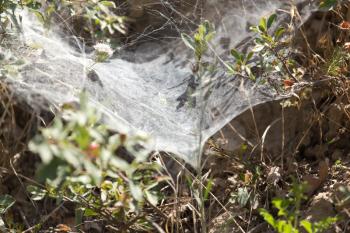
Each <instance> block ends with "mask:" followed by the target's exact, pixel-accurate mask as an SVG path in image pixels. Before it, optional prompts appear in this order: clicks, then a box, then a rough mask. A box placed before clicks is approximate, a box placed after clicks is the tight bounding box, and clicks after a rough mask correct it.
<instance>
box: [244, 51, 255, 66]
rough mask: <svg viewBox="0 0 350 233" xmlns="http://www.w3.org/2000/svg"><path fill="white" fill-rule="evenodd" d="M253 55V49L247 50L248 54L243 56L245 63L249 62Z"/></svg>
mask: <svg viewBox="0 0 350 233" xmlns="http://www.w3.org/2000/svg"><path fill="white" fill-rule="evenodd" d="M253 55H254V52H253V51H251V52H249V53H248V55H247V56H246V58H245V63H247V62H249V61H250V59H252V57H253Z"/></svg>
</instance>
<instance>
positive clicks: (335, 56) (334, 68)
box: [323, 47, 350, 77]
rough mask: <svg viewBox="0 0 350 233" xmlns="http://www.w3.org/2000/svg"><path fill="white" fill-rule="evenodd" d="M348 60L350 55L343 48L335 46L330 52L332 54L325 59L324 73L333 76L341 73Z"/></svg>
mask: <svg viewBox="0 0 350 233" xmlns="http://www.w3.org/2000/svg"><path fill="white" fill-rule="evenodd" d="M349 61H350V55H349V53H348V52H346V51H345V50H344V49H343V48H339V47H336V48H335V49H334V51H333V53H332V56H330V58H328V59H327V61H326V64H325V68H324V71H323V72H324V73H325V74H327V75H330V76H333V77H336V76H339V75H342V73H344V72H343V69H344V68H345V67H347V63H348V62H349Z"/></svg>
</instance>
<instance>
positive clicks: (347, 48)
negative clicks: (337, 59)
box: [344, 42, 350, 52]
mask: <svg viewBox="0 0 350 233" xmlns="http://www.w3.org/2000/svg"><path fill="white" fill-rule="evenodd" d="M344 49H345V50H346V51H348V52H350V42H346V43H345V44H344Z"/></svg>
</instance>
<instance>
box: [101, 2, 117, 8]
mask: <svg viewBox="0 0 350 233" xmlns="http://www.w3.org/2000/svg"><path fill="white" fill-rule="evenodd" d="M99 3H100V4H102V5H104V6H105V7H110V8H117V6H116V5H115V3H114V2H112V1H101V2H99Z"/></svg>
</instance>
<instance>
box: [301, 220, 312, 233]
mask: <svg viewBox="0 0 350 233" xmlns="http://www.w3.org/2000/svg"><path fill="white" fill-rule="evenodd" d="M300 226H302V227H303V228H304V229H305V231H306V232H307V233H313V230H312V223H311V222H309V221H308V220H302V221H300Z"/></svg>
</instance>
